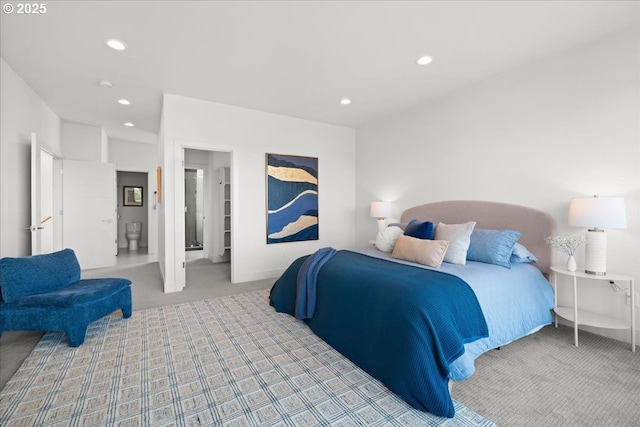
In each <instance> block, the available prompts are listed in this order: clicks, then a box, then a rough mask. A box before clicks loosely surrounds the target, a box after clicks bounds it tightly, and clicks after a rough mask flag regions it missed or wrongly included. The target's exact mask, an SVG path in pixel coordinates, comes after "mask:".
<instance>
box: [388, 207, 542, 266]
mask: <svg viewBox="0 0 640 427" xmlns="http://www.w3.org/2000/svg"><path fill="white" fill-rule="evenodd" d="M414 218H417V219H419V220H422V221H431V222H433V223H436V224H437V223H438V222H444V223H446V224H460V223H463V222H467V221H475V222H476V228H489V229H496V230H507V229H508V230H517V231H520V232H521V233H522V235H521V236H520V240H519V242H520V243H522V244H523V245H524V246H526V247H527V249H529V250H530V251H531V252H532V253H533V254H534V255H535V256H536V257H537V258H538V262H537V263H536V265H537V267H538V268H539V269H540V270H541V271H542V272H543V273H545V274H546V275H547V276H548V275H549V271H550V266H551V265H552V263H553V259H552V256H553V255H552V254H553V252H552V250H551V247H550V246H549V245H548V244H547V243H546V242H545V241H544V238H545V237H547V236H550V235H552V234H554V232H555V221H554V220H553V218H552V217H551V216H550V215H549V214H547V213H544V212H542V211H539V210H536V209H533V208H528V207H525V206H518V205H511V204H507V203H498V202H483V201H473V200H452V201H444V202H435V203H427V204H425V205H420V206H415V207H412V208H409V209H407V210H406V211H404V212H403V213H402V216H401V218H400V221H402V222H409V221H411V220H412V219H414Z"/></svg>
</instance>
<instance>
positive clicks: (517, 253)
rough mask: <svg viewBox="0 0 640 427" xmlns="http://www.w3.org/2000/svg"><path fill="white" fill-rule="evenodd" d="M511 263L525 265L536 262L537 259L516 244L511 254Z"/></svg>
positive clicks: (520, 245) (522, 246) (527, 250)
mask: <svg viewBox="0 0 640 427" xmlns="http://www.w3.org/2000/svg"><path fill="white" fill-rule="evenodd" d="M511 262H512V263H514V264H527V263H530V262H538V258H536V256H535V255H534V254H532V253H531V252H529V249H527V248H526V247H525V246H524V245H522V244H520V243H516V244H515V245H514V246H513V253H511Z"/></svg>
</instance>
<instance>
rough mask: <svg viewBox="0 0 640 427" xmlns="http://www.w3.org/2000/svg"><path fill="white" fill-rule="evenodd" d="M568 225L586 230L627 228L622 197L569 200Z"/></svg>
mask: <svg viewBox="0 0 640 427" xmlns="http://www.w3.org/2000/svg"><path fill="white" fill-rule="evenodd" d="M569 225H572V226H574V227H586V228H627V215H626V213H625V207H624V199H623V198H622V197H584V198H577V199H571V202H570V203H569Z"/></svg>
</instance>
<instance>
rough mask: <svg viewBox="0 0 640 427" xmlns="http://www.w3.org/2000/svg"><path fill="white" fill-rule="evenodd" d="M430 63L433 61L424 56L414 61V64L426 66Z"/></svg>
mask: <svg viewBox="0 0 640 427" xmlns="http://www.w3.org/2000/svg"><path fill="white" fill-rule="evenodd" d="M432 61H433V58H432V57H430V56H427V55H425V56H421V57H420V58H418V60H417V61H416V64H418V65H427V64H431V62H432Z"/></svg>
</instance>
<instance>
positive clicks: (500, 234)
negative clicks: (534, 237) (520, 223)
mask: <svg viewBox="0 0 640 427" xmlns="http://www.w3.org/2000/svg"><path fill="white" fill-rule="evenodd" d="M520 234H521V233H520V232H519V231H513V230H484V229H480V228H476V229H474V230H473V232H472V233H471V243H470V244H469V250H468V251H467V259H468V260H469V261H479V262H484V263H487V264H495V265H499V266H501V267H506V268H511V262H510V260H511V253H512V252H513V247H514V245H515V244H516V242H517V241H518V239H519V238H520Z"/></svg>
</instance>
